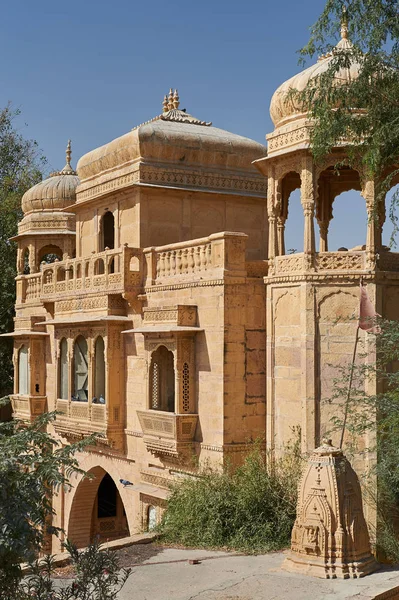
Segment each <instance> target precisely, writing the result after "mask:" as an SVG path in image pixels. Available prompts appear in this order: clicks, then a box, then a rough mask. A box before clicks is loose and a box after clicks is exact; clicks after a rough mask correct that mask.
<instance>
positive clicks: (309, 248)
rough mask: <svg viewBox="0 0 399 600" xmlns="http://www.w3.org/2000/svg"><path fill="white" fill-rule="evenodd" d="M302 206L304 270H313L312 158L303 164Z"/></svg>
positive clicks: (308, 158) (309, 157)
mask: <svg viewBox="0 0 399 600" xmlns="http://www.w3.org/2000/svg"><path fill="white" fill-rule="evenodd" d="M301 204H302V208H303V214H304V219H305V227H304V240H303V252H304V268H305V269H306V270H313V268H314V254H315V237H314V209H315V202H314V170H313V160H312V157H311V156H310V155H309V156H305V157H304V160H303V163H302V174H301Z"/></svg>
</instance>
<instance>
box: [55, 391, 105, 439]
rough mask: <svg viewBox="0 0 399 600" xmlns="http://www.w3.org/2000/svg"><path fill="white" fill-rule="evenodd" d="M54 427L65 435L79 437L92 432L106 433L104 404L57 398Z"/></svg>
mask: <svg viewBox="0 0 399 600" xmlns="http://www.w3.org/2000/svg"><path fill="white" fill-rule="evenodd" d="M56 410H57V411H58V413H59V414H58V415H57V419H56V421H55V424H54V426H55V429H56V430H57V431H58V433H60V434H61V435H64V436H65V437H72V438H79V437H85V436H87V435H91V434H93V433H99V434H102V435H103V436H104V437H105V436H106V433H107V424H108V415H107V406H106V405H105V404H92V403H91V402H90V403H89V402H75V401H74V402H71V401H69V400H57V403H56Z"/></svg>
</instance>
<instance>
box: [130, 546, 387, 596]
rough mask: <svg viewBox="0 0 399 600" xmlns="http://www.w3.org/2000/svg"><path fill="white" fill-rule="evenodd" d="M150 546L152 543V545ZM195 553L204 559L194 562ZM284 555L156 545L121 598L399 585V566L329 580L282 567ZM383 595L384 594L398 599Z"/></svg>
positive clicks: (329, 592) (346, 591) (341, 591)
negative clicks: (163, 547)
mask: <svg viewBox="0 0 399 600" xmlns="http://www.w3.org/2000/svg"><path fill="white" fill-rule="evenodd" d="M148 550H149V548H148ZM189 559H200V560H201V562H200V564H196V565H190V564H189V563H188V560H189ZM283 560H284V555H283V554H281V553H274V554H267V555H262V556H240V555H234V554H228V553H224V552H212V551H204V550H178V549H173V548H166V549H161V548H156V547H154V553H153V555H152V556H150V557H148V556H147V558H146V559H145V561H144V562H143V563H142V564H139V565H136V566H133V568H132V573H131V575H130V577H129V579H128V581H127V583H126V585H125V587H124V589H123V590H122V592H121V593H120V596H119V598H118V600H291V599H292V600H350V599H352V598H353V600H355V599H356V600H371V599H375V598H378V595H380V594H381V593H383V592H385V591H386V590H388V589H391V588H393V587H396V586H398V587H399V570H392V569H386V570H383V571H380V572H378V573H374V574H373V575H369V576H368V577H365V578H363V579H354V580H353V579H352V580H345V581H343V580H324V579H315V578H310V577H306V576H298V575H294V574H291V573H286V572H285V571H282V570H281V568H280V567H281V563H282V562H283ZM397 598H398V599H399V593H398V594H397V595H391V594H389V595H385V594H384V595H383V596H382V597H381V600H388V599H389V600H394V599H395V600H396V599H397Z"/></svg>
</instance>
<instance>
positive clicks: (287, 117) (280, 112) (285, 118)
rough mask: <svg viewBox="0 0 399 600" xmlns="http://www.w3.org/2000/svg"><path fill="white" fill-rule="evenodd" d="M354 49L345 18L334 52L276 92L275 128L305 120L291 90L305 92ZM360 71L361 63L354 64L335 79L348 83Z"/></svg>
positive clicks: (273, 101)
mask: <svg viewBox="0 0 399 600" xmlns="http://www.w3.org/2000/svg"><path fill="white" fill-rule="evenodd" d="M352 48H353V45H352V42H351V41H350V40H349V39H348V26H347V21H346V18H344V20H343V22H342V27H341V40H340V41H339V42H338V44H337V45H336V47H335V48H334V49H333V51H332V52H329V53H328V54H326V55H324V56H321V57H320V58H319V59H318V61H317V63H316V64H315V65H312V66H310V67H308V68H307V69H305V70H304V71H302V72H301V73H298V74H297V75H294V76H293V77H291V78H290V79H288V80H287V81H285V82H284V83H282V84H281V85H280V87H278V88H277V90H276V91H275V92H274V94H273V97H272V99H271V103H270V116H271V118H272V121H273V123H274V125H275V127H281V126H283V125H285V124H287V123H289V122H290V121H293V120H296V119H299V118H303V116H304V111H303V109H302V108H301V105H300V102H299V101H298V100H296V99H295V98H294V97H291V98H288V94H289V92H290V90H297V91H299V92H301V91H303V90H304V89H305V88H306V86H307V84H308V83H309V81H310V80H312V79H315V78H316V77H318V76H319V75H321V74H322V73H325V72H326V71H327V69H328V68H329V66H330V64H331V61H332V60H333V58H334V56H336V55H337V53H338V52H342V51H348V50H351V49H352ZM359 70H360V65H359V63H357V62H352V63H351V65H350V68H348V69H346V68H345V69H340V71H339V72H338V73H337V74H336V76H335V77H336V79H337V81H341V82H342V83H347V82H348V81H351V80H353V79H356V78H357V77H358V75H359Z"/></svg>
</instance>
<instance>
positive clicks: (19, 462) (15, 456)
mask: <svg viewBox="0 0 399 600" xmlns="http://www.w3.org/2000/svg"><path fill="white" fill-rule="evenodd" d="M7 401H8V399H3V400H1V402H0V403H3V404H4V403H6V402H7ZM55 418H56V414H55V413H46V414H44V415H42V416H40V417H38V418H37V419H35V421H34V422H33V423H24V422H21V421H18V420H12V421H9V422H5V423H1V422H0V600H23V599H24V598H38V599H42V600H57V599H59V600H72V599H75V598H76V597H78V598H79V600H89V599H92V598H93V599H94V598H99V599H101V600H112V599H113V598H116V593H117V591H118V590H119V589H120V588H121V587H122V585H123V584H124V582H125V581H126V578H127V577H128V574H129V573H128V571H125V570H122V571H121V570H120V569H119V566H118V561H117V557H116V556H115V554H114V553H112V552H108V551H102V550H101V548H100V546H99V544H98V542H94V544H92V545H90V546H89V547H88V548H87V549H86V550H85V551H83V552H78V551H77V550H76V548H75V547H74V546H73V545H72V544H70V543H69V542H68V543H67V544H66V549H67V550H68V552H70V554H71V557H72V562H73V565H74V567H75V571H76V576H75V580H74V582H73V584H72V585H70V586H67V587H64V588H63V589H57V586H55V585H54V581H53V580H52V577H51V576H52V571H53V561H52V559H51V557H47V558H45V559H44V560H43V561H42V562H40V561H38V559H37V557H38V555H39V552H41V551H43V548H45V544H46V538H47V536H48V535H51V534H59V533H60V532H61V530H60V529H57V528H55V527H53V526H52V525H51V517H52V515H53V507H52V501H51V499H52V494H56V493H57V491H58V490H59V489H60V488H61V487H64V488H66V489H68V488H70V487H71V484H70V481H69V478H70V476H71V474H72V473H80V474H82V475H84V471H82V469H80V468H79V462H78V459H77V458H76V456H75V455H76V453H77V452H80V451H82V450H83V449H84V448H86V447H87V446H88V445H89V444H93V443H95V437H94V436H92V437H88V438H86V439H84V440H82V441H80V442H77V443H75V444H70V445H62V444H61V443H60V442H59V441H57V440H55V439H54V438H53V437H52V436H51V435H50V434H49V433H48V432H47V428H48V425H49V424H50V423H52V422H53V421H54V419H55ZM23 562H29V563H32V571H33V573H32V576H30V577H28V578H27V579H26V578H25V579H24V578H23V573H22V571H21V566H20V563H23Z"/></svg>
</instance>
